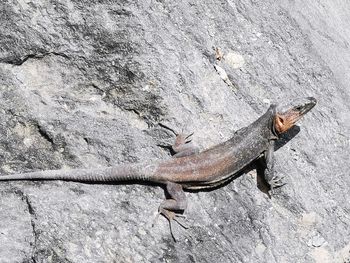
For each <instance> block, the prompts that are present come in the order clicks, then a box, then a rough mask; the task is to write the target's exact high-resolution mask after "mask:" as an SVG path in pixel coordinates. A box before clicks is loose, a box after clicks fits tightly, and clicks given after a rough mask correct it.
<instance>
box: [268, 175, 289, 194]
mask: <svg viewBox="0 0 350 263" xmlns="http://www.w3.org/2000/svg"><path fill="white" fill-rule="evenodd" d="M283 180H284V177H281V176H277V175H276V176H274V177H273V178H272V179H271V180H270V181H269V185H270V188H271V191H273V189H275V188H279V187H282V186H284V185H285V184H286V183H285V182H283Z"/></svg>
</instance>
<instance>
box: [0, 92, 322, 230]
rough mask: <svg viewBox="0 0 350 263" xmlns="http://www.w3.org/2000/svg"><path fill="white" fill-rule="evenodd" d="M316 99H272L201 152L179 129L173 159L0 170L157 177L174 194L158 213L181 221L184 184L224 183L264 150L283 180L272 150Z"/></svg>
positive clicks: (44, 176)
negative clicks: (230, 133) (249, 121)
mask: <svg viewBox="0 0 350 263" xmlns="http://www.w3.org/2000/svg"><path fill="white" fill-rule="evenodd" d="M315 105H316V100H315V99H314V98H312V97H309V98H305V99H300V100H295V101H292V102H291V103H289V104H288V105H278V106H276V105H271V106H270V108H269V109H268V110H267V112H266V113H265V114H264V115H262V116H261V117H260V118H258V119H257V120H256V121H255V122H253V123H252V124H250V125H249V126H247V127H245V128H242V129H240V130H238V131H237V132H235V134H234V135H233V137H232V138H230V139H229V140H227V141H226V142H223V143H221V144H218V145H216V146H214V147H212V148H210V149H208V150H205V151H203V152H200V153H197V151H195V150H193V149H191V148H190V147H188V144H187V143H188V142H189V138H188V137H189V136H187V137H186V136H184V135H182V134H179V135H177V139H176V142H175V144H174V146H173V150H174V151H175V152H176V155H175V157H176V158H174V159H170V160H166V161H155V162H149V163H136V164H125V165H117V166H113V167H105V168H96V169H74V170H48V171H38V172H31V173H22V174H12V175H4V176H0V181H10V180H66V181H77V182H113V181H131V180H132V181H135V180H136V181H152V182H156V183H160V184H164V185H166V190H167V192H168V194H169V196H170V198H169V199H167V200H165V201H164V202H163V203H162V204H161V205H160V207H159V213H160V214H162V215H164V216H165V217H166V218H167V219H168V220H169V222H170V227H171V222H172V220H176V221H177V217H178V216H179V214H177V213H176V212H179V211H182V212H183V211H184V210H185V209H186V206H187V202H186V197H185V194H184V192H183V188H185V189H202V188H210V187H216V186H218V185H220V184H223V183H225V182H226V181H228V180H230V179H231V178H232V177H233V176H235V175H236V174H237V173H238V172H240V171H241V170H242V169H243V168H245V167H246V166H247V165H249V164H250V163H252V162H253V161H255V160H256V159H258V158H259V157H261V156H263V161H264V178H265V181H266V182H268V183H269V185H270V188H271V189H273V188H275V187H279V186H281V185H282V183H281V181H280V179H279V178H278V177H276V176H274V174H273V163H274V159H273V152H274V144H275V141H276V140H278V139H279V136H280V135H281V134H282V133H284V132H286V131H287V130H289V129H290V128H291V127H293V126H294V124H295V122H296V121H298V120H299V119H300V118H301V117H302V116H303V115H305V114H306V113H307V112H308V111H310V110H311V109H312V108H313V107H314V106H315Z"/></svg>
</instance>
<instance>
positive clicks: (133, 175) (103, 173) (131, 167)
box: [0, 163, 156, 182]
mask: <svg viewBox="0 0 350 263" xmlns="http://www.w3.org/2000/svg"><path fill="white" fill-rule="evenodd" d="M155 168H156V166H155V165H150V164H140V163H139V164H125V165H118V166H111V167H103V168H93V169H71V170H46V171H37V172H29V173H21V174H10V175H2V176H1V175H0V181H14V180H63V181H75V182H113V181H115V182H117V181H132V180H138V181H149V180H150V178H151V176H152V174H153V172H154V171H155Z"/></svg>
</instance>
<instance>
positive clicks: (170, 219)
mask: <svg viewBox="0 0 350 263" xmlns="http://www.w3.org/2000/svg"><path fill="white" fill-rule="evenodd" d="M159 215H163V216H164V217H165V218H166V219H167V220H168V222H169V228H170V234H171V236H172V238H173V239H174V241H175V242H176V241H177V240H176V238H175V236H174V233H173V224H172V222H173V221H175V222H176V223H178V224H179V226H181V227H182V228H184V229H188V228H189V227H188V226H187V225H185V224H184V223H183V222H181V221H180V220H179V219H180V218H186V216H185V215H182V214H178V213H175V212H172V211H168V210H166V209H163V208H160V209H159V212H158V214H157V216H156V218H155V219H154V222H153V224H152V227H153V226H154V225H155V223H156V221H157V220H158V217H159Z"/></svg>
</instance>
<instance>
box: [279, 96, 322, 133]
mask: <svg viewBox="0 0 350 263" xmlns="http://www.w3.org/2000/svg"><path fill="white" fill-rule="evenodd" d="M316 103H317V100H316V99H315V98H313V97H308V98H304V99H300V100H298V101H294V102H293V103H292V105H289V107H288V109H287V110H284V111H282V110H278V111H277V113H276V115H275V118H274V126H275V131H277V133H284V132H286V131H287V130H289V129H290V128H292V127H293V126H294V125H295V123H296V122H297V121H298V120H300V119H301V118H302V117H303V116H304V115H305V114H306V113H308V112H309V111H310V110H311V109H312V108H313V107H314V106H315V105H316ZM284 108H285V106H284Z"/></svg>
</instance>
